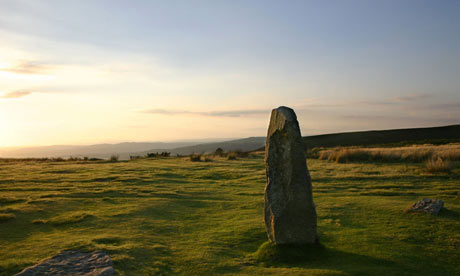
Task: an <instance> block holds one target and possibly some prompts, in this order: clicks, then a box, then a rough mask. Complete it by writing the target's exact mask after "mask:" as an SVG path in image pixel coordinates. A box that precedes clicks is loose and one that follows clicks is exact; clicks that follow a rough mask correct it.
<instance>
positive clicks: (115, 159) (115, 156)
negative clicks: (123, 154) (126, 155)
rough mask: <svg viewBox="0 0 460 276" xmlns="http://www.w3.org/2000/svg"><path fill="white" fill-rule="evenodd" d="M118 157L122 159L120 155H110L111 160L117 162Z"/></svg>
mask: <svg viewBox="0 0 460 276" xmlns="http://www.w3.org/2000/svg"><path fill="white" fill-rule="evenodd" d="M118 159H120V156H118V155H115V154H114V155H112V156H110V159H109V160H110V162H117V161H118Z"/></svg>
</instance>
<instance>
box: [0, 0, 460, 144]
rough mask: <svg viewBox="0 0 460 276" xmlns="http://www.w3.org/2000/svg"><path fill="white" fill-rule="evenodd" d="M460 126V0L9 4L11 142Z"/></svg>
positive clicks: (4, 88)
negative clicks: (284, 122) (279, 118)
mask: <svg viewBox="0 0 460 276" xmlns="http://www.w3.org/2000/svg"><path fill="white" fill-rule="evenodd" d="M281 105H285V106H289V107H292V108H293V109H294V110H295V111H296V113H297V116H298V119H299V124H300V126H301V131H302V135H304V136H305V135H314V134H323V133H333V132H342V131H356V130H371V129H392V128H407V127H426V126H440V125H451V124H460V1H456V0H446V1H431V0H430V1H428V0H427V1H424V0H406V1H400V0H388V1H376V0H348V1H343V0H337V1H333V0H327V1H319V0H318V1H308V0H302V1H294V0H291V1H270V0H264V1H258V0H249V1H247V0H235V1H230V0H228V1H223V0H209V1H203V0H193V1H189V0H183V1H177V0H168V1H153V0H152V1H147V0H146V1H139V0H134V1H117V0H97V1H93V0H78V1H77V0H75V1H71V0H69V1H61V0H42V1H35V0H28V1H24V0H1V1H0V147H16V146H38V145H61V144H94V143H116V142H124V141H180V140H193V139H205V138H206V139H207V138H212V139H217V138H243V137H250V136H264V135H266V132H267V127H268V122H269V116H270V110H271V109H273V108H276V107H278V106H281Z"/></svg>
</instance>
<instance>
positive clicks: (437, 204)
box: [409, 198, 444, 215]
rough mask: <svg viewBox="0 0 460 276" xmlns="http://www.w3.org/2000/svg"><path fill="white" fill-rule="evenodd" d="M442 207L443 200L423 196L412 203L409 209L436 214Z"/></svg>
mask: <svg viewBox="0 0 460 276" xmlns="http://www.w3.org/2000/svg"><path fill="white" fill-rule="evenodd" d="M443 207H444V201H442V200H440V199H430V198H424V199H422V200H420V201H418V202H416V203H414V204H413V205H412V207H410V208H409V211H419V212H425V213H430V214H432V215H438V214H439V211H441V209H442V208H443Z"/></svg>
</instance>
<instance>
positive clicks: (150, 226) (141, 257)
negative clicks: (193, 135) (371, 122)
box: [0, 145, 460, 275]
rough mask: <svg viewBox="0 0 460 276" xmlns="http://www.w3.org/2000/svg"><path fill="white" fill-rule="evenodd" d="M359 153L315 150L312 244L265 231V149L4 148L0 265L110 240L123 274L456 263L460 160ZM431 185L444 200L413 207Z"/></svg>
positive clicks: (372, 269)
mask: <svg viewBox="0 0 460 276" xmlns="http://www.w3.org/2000/svg"><path fill="white" fill-rule="evenodd" d="M429 147H431V148H430V152H431V155H430V157H433V153H434V154H437V153H440V152H441V151H439V150H438V148H437V147H436V146H429ZM444 147H447V146H446V145H444ZM449 147H452V148H451V151H455V150H456V148H458V145H450V146H449ZM385 150H387V151H389V150H388V148H386V149H380V150H377V149H374V152H385ZM409 150H412V152H422V151H427V150H426V148H423V146H419V148H417V149H415V150H414V148H412V149H410V147H409ZM363 151H371V150H369V148H366V149H356V148H335V149H324V148H320V149H315V150H313V151H312V152H309V155H308V156H309V159H308V160H307V163H308V167H309V170H310V174H311V176H312V180H313V195H314V201H315V204H316V208H317V213H318V232H319V239H320V244H319V245H317V246H309V247H302V246H300V247H275V246H273V245H272V244H270V243H268V242H267V236H266V232H265V228H264V227H265V226H264V222H263V205H264V186H265V181H266V180H265V167H264V153H263V152H253V153H250V154H248V155H242V156H233V157H232V158H228V157H225V156H208V157H205V156H202V157H201V158H198V159H197V158H195V159H193V160H194V161H196V162H192V161H191V160H192V159H191V158H190V157H156V158H139V159H135V160H129V161H117V160H113V161H112V162H111V161H109V160H95V161H90V160H79V159H72V160H66V161H62V160H53V159H49V160H33V159H30V160H21V159H4V160H0V275H12V274H14V273H17V272H19V271H20V270H22V269H23V268H25V267H27V266H29V265H32V264H35V263H36V262H38V261H39V260H41V259H44V258H47V257H50V256H53V255H55V254H57V253H58V252H59V251H61V250H67V249H79V250H84V251H86V250H87V251H90V250H103V251H105V252H107V253H108V254H109V255H110V256H111V257H112V259H113V261H114V268H115V270H116V271H117V272H118V274H119V275H177V274H178V275H216V274H228V275H249V274H250V275H460V267H459V266H458V260H459V259H460V233H459V231H458V229H460V199H458V198H457V193H458V191H459V188H460V166H459V165H458V160H457V159H455V158H453V159H452V160H446V157H445V156H443V157H442V158H444V160H445V161H444V163H442V164H441V165H442V166H441V167H446V166H448V169H447V170H445V169H441V170H428V168H429V165H428V163H427V162H429V161H430V160H423V158H422V159H420V160H417V159H410V158H407V156H409V155H410V154H405V155H404V153H401V152H402V151H404V150H399V151H397V150H396V149H393V151H392V152H391V154H390V153H388V152H387V153H388V154H390V155H391V156H393V157H394V156H399V157H398V158H397V157H394V158H391V159H385V158H379V156H384V154H383V155H382V154H380V155H378V154H374V153H372V152H371V153H369V152H368V153H366V154H364V155H365V156H367V157H366V158H363V157H362V156H363ZM390 151H391V150H390ZM406 151H407V150H406ZM356 152H358V153H356ZM337 153H341V154H337ZM334 154H335V155H334ZM440 154H441V153H440ZM338 155H341V156H342V155H345V156H347V158H342V159H340V160H337V159H334V158H335V157H334V158H333V157H330V158H329V156H338ZM355 155H356V156H361V158H353V156H355ZM370 156H371V157H372V156H373V157H372V158H371V157H370ZM375 156H377V157H375ZM450 156H455V154H451V155H450ZM403 157H404V158H403ZM438 157H439V156H438ZM426 158H428V157H426ZM229 159H230V160H229ZM436 160H437V159H436ZM446 164H447V165H446ZM432 165H433V164H432ZM437 165H439V164H434V166H435V167H436V166H437ZM424 197H428V198H438V199H441V200H443V201H444V202H445V208H444V210H442V211H441V213H440V214H439V215H438V216H432V215H429V214H424V213H407V212H405V210H406V209H407V208H408V207H410V205H411V204H412V203H414V202H416V201H417V200H419V199H421V198H424Z"/></svg>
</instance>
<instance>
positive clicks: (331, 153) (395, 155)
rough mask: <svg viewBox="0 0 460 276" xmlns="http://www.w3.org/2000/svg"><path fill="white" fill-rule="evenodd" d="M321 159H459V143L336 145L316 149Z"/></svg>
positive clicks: (404, 160)
mask: <svg viewBox="0 0 460 276" xmlns="http://www.w3.org/2000/svg"><path fill="white" fill-rule="evenodd" d="M316 154H317V156H318V158H319V159H321V160H328V161H333V162H337V163H348V162H359V161H379V162H425V161H427V160H435V161H436V160H438V158H440V160H442V161H443V162H448V161H459V160H460V144H458V143H455V144H447V145H413V146H406V147H394V148H382V147H380V148H360V147H336V148H332V149H322V150H317V152H316Z"/></svg>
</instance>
